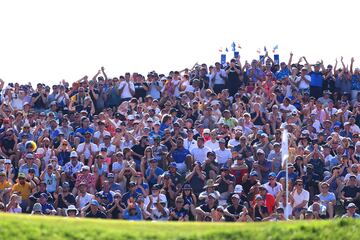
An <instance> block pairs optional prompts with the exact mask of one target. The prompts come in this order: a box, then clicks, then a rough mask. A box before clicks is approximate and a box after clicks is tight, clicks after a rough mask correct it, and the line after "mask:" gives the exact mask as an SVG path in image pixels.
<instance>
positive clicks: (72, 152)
mask: <svg viewBox="0 0 360 240" xmlns="http://www.w3.org/2000/svg"><path fill="white" fill-rule="evenodd" d="M73 157H76V158H77V157H78V154H77V152H75V151H71V153H70V158H73Z"/></svg>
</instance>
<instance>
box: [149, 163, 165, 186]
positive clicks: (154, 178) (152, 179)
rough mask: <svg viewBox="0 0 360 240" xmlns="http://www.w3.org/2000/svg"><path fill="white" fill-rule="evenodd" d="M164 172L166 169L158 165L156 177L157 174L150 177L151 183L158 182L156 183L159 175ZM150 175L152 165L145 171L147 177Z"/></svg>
mask: <svg viewBox="0 0 360 240" xmlns="http://www.w3.org/2000/svg"><path fill="white" fill-rule="evenodd" d="M163 173H164V170H162V169H161V168H159V167H157V168H156V169H155V175H156V177H155V176H152V177H151V178H150V179H149V181H148V183H149V185H154V184H156V183H157V176H160V175H161V174H163ZM149 175H150V167H148V168H147V169H146V171H145V177H146V178H147V177H148V176H149Z"/></svg>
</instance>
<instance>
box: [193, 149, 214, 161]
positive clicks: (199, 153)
mask: <svg viewBox="0 0 360 240" xmlns="http://www.w3.org/2000/svg"><path fill="white" fill-rule="evenodd" d="M208 152H211V149H210V148H208V147H205V146H204V147H203V148H199V147H195V148H193V149H191V151H190V153H191V155H193V157H194V162H197V161H199V162H201V163H203V162H205V160H206V158H207V153H208Z"/></svg>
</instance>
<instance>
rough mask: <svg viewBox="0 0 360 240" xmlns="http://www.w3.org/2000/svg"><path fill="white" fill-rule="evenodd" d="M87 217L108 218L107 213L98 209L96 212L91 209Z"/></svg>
mask: <svg viewBox="0 0 360 240" xmlns="http://www.w3.org/2000/svg"><path fill="white" fill-rule="evenodd" d="M85 217H87V218H107V216H106V214H105V213H103V212H102V211H99V210H97V211H96V212H95V213H93V212H92V211H90V212H88V213H87V214H86V215H85Z"/></svg>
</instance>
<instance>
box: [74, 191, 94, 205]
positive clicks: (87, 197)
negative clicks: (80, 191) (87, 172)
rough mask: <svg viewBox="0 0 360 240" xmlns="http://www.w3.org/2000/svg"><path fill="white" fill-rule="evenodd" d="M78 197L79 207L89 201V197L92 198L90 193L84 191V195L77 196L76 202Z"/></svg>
mask: <svg viewBox="0 0 360 240" xmlns="http://www.w3.org/2000/svg"><path fill="white" fill-rule="evenodd" d="M78 199H80V201H79V207H80V208H83V207H85V205H86V204H88V203H89V202H90V201H91V199H93V195H91V194H90V193H85V195H84V196H83V197H82V196H80V195H79V196H77V197H76V202H77V201H78Z"/></svg>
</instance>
